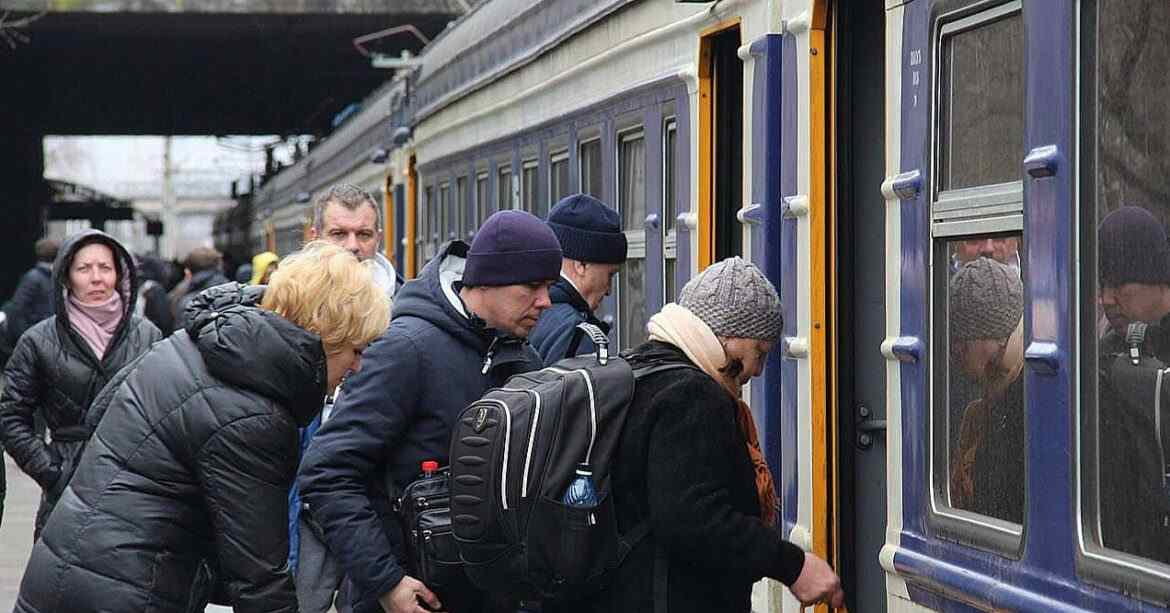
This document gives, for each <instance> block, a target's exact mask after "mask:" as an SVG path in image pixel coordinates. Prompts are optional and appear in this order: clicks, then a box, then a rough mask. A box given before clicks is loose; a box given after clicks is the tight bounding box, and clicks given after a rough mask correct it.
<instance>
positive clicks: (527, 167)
mask: <svg viewBox="0 0 1170 613" xmlns="http://www.w3.org/2000/svg"><path fill="white" fill-rule="evenodd" d="M538 165H539V163H538V162H537V161H536V160H525V161H524V162H523V163H521V164H520V168H521V171H520V181H521V183H520V208H522V209H524V210H525V211H528V212H529V213H532V214H533V215H536V216H537V217H540V218H542V219H543V218H544V216H545V213H547V212H548V211H547V207H544V206H541V203H540V201H539V199H538V198H537V193H536V192H537V187H536V173H537V170H538Z"/></svg>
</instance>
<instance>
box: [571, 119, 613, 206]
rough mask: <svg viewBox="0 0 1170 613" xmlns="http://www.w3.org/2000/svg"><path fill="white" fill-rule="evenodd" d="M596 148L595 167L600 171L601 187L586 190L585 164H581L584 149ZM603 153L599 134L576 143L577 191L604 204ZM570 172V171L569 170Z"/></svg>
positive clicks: (583, 157)
mask: <svg viewBox="0 0 1170 613" xmlns="http://www.w3.org/2000/svg"><path fill="white" fill-rule="evenodd" d="M593 146H596V147H597V167H598V168H599V169H601V174H600V175H599V177H598V180H599V181H600V183H601V185H598V186H597V190H596V191H593V190H587V189H586V183H587V181H586V177H585V164H584V163H583V161H584V159H585V156H584V155H583V153H584V151H585V148H586V147H593ZM604 164H605V151H604V144H603V143H602V140H601V134H600V132H597V133H596V134H595V135H593V136H590V137H588V138H581V139H580V140H578V141H577V191H579V192H580V193H582V194H589V195H591V196H593V197H595V198H597V199H598V200H601V201H602V202H605V200H606V197H605V170H604ZM569 171H570V172H572V169H569Z"/></svg>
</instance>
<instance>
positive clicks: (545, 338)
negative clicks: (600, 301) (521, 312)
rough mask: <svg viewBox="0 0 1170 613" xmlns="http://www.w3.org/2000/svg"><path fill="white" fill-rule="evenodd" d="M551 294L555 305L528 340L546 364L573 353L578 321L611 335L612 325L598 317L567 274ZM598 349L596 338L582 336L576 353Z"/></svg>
mask: <svg viewBox="0 0 1170 613" xmlns="http://www.w3.org/2000/svg"><path fill="white" fill-rule="evenodd" d="M548 297H549V299H550V300H551V301H552V307H551V308H549V309H548V310H547V311H545V312H543V313H541V314H540V319H539V320H537V322H536V326H535V327H533V328H532V332H531V333H530V334H529V335H528V342H530V343H532V347H533V348H534V349H536V352H537V353H539V354H540V357H541V359H543V360H544V365H545V366H551V365H552V364H553V363H554V362H557V361H559V360H563V359H564V358H567V357H572V356H570V355H569V345H570V344H572V342H573V337H574V335H575V334H576V330H577V324H579V323H582V322H589V323H591V324H593V325H595V326H597V327H598V328H601V331H602V332H605V333H606V334H609V324H607V323H605V322H603V321H601V320H600V319H597V316H596V315H594V314H593V311H592V310H591V309H590V308H589V303H588V302H585V298H583V297H582V296H581V293H580V292H578V291H577V288H575V287H573V284H572V283H569V281H568V279H565V278H564V277H562V278H560V279H557V282H556V283H554V284H553V286H552V287H550V288H549V290H548ZM595 351H597V348H596V347H594V346H593V341H591V340H589V337H588V336H582V337H581V340H580V343H579V344H578V345H577V348H576V350H575V351H573V352H572V353H573V355H586V354H589V353H593V352H595Z"/></svg>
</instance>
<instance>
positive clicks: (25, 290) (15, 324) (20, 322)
mask: <svg viewBox="0 0 1170 613" xmlns="http://www.w3.org/2000/svg"><path fill="white" fill-rule="evenodd" d="M53 287H54V284H53V265H52V264H49V263H47V262H38V263H37V265H36V266H33V267H32V268H30V269H29V270H28V272H26V273H24V275H23V276H22V277H20V283H19V284H18V285H17V286H16V291H15V292H14V293H13V294H12V302H10V303H9V305H8V311H7V312H8V338H9V342H11V343H12V345H13V346H15V345H16V343H17V342H18V341H19V340H20V335H22V334H24V333H25V332H26V331H27V330H28V329H29V328H31V327H33V326H34V325H36V324H37V323H38V322H41V321H44V320H46V319H48V318H50V317H52V316H53V313H54V312H55V309H56V305H57V303H56V300H54V299H53Z"/></svg>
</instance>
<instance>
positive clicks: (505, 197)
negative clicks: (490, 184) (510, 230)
mask: <svg viewBox="0 0 1170 613" xmlns="http://www.w3.org/2000/svg"><path fill="white" fill-rule="evenodd" d="M514 208H516V202H515V200H514V199H513V198H512V167H511V166H501V167H500V174H499V176H498V177H497V178H496V210H497V211H507V210H509V209H514Z"/></svg>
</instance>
